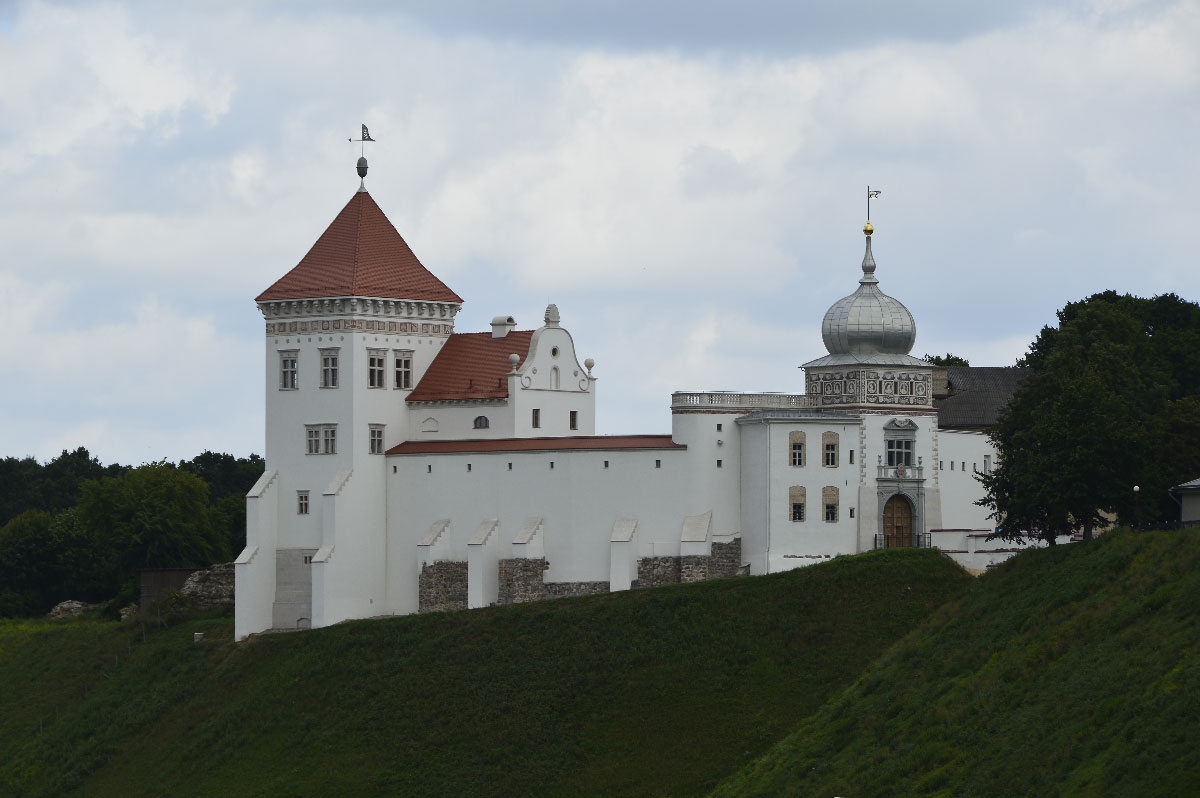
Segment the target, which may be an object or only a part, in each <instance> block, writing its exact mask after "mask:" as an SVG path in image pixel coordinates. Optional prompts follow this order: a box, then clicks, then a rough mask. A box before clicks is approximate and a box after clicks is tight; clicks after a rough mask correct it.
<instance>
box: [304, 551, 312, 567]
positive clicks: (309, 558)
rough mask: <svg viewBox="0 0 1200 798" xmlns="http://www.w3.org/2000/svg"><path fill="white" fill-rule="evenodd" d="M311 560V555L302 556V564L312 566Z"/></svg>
mask: <svg viewBox="0 0 1200 798" xmlns="http://www.w3.org/2000/svg"><path fill="white" fill-rule="evenodd" d="M312 558H313V556H312V555H311V554H305V555H304V564H305V565H312Z"/></svg>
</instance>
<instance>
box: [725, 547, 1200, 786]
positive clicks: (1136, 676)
mask: <svg viewBox="0 0 1200 798" xmlns="http://www.w3.org/2000/svg"><path fill="white" fill-rule="evenodd" d="M1198 614H1200V534H1197V532H1196V531H1195V530H1190V531H1188V530H1184V531H1179V532H1156V533H1149V534H1133V533H1130V532H1128V531H1118V532H1114V533H1110V534H1106V535H1104V536H1102V537H1101V538H1100V539H1098V540H1096V541H1093V542H1091V543H1087V544H1077V545H1073V546H1059V547H1056V548H1054V549H1049V550H1044V551H1036V552H1029V553H1026V554H1022V555H1020V556H1019V557H1016V558H1014V559H1012V560H1010V561H1009V562H1008V563H1006V564H1005V566H1004V567H1002V568H999V569H997V570H996V571H994V572H992V573H989V574H987V575H986V576H984V577H982V578H980V579H979V581H978V583H977V584H976V585H974V586H973V587H972V589H971V590H970V592H969V593H968V594H967V596H966V597H965V598H964V599H963V600H962V601H961V602H960V603H958V604H957V605H953V606H947V607H944V608H943V609H942V610H940V611H939V612H937V613H935V615H934V616H933V617H932V618H931V619H930V620H929V621H928V622H927V623H926V624H925V625H924V626H922V627H921V629H919V630H917V631H916V632H914V633H913V634H912V635H910V636H909V637H908V638H906V639H905V640H904V641H903V642H902V643H901V644H899V645H897V646H896V647H895V648H893V649H892V650H891V651H889V652H888V653H887V654H886V655H885V656H884V657H882V658H881V660H880V661H878V662H877V663H875V664H874V665H873V666H872V667H870V668H869V669H867V670H866V671H865V673H864V674H863V675H862V676H861V678H859V679H858V680H857V681H856V682H855V683H854V684H853V685H852V686H851V687H849V688H848V689H846V690H844V691H843V692H841V693H840V694H839V695H838V696H836V697H835V698H834V699H832V700H831V701H830V702H828V703H827V704H826V705H825V706H823V707H822V708H821V710H820V711H819V712H817V713H815V714H814V715H813V716H811V717H809V718H807V719H806V720H805V721H804V722H803V723H801V724H800V725H799V726H798V728H797V729H796V730H795V732H794V733H793V734H792V735H790V736H789V737H788V738H787V739H786V740H784V741H783V742H781V743H780V744H779V745H777V746H776V747H775V748H773V749H772V750H771V751H770V752H769V753H768V754H767V755H766V756H764V757H762V758H761V759H760V760H759V761H757V762H755V763H754V764H753V765H751V766H749V767H748V768H746V769H745V770H743V771H742V772H741V773H739V774H737V775H736V776H735V777H733V778H731V779H730V780H729V781H728V782H726V783H724V784H723V785H721V788H720V789H718V790H717V791H716V793H715V794H716V795H718V796H758V795H763V796H765V795H771V796H775V795H804V796H809V795H813V796H817V795H820V796H833V795H845V796H855V798H866V797H867V796H893V795H936V796H969V795H980V796H993V795H1004V796H1038V797H1039V798H1043V797H1044V796H1052V795H1072V796H1138V797H1139V798H1146V796H1159V795H1161V796H1184V795H1189V796H1191V795H1200V658H1198V657H1197V654H1200V627H1198V625H1197V616H1198Z"/></svg>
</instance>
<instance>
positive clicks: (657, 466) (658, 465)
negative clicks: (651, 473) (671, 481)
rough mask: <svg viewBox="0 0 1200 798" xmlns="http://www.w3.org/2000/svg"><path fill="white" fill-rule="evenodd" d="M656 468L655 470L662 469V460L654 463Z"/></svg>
mask: <svg viewBox="0 0 1200 798" xmlns="http://www.w3.org/2000/svg"><path fill="white" fill-rule="evenodd" d="M654 467H655V468H662V460H655V461H654Z"/></svg>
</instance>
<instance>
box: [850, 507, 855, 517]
mask: <svg viewBox="0 0 1200 798" xmlns="http://www.w3.org/2000/svg"><path fill="white" fill-rule="evenodd" d="M850 517H851V518H853V517H854V508H853V507H851V508H850Z"/></svg>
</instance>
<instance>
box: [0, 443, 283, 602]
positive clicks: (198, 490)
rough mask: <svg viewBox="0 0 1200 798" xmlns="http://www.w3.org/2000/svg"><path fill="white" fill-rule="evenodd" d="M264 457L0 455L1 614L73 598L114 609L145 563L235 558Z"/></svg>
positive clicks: (131, 595)
mask: <svg viewBox="0 0 1200 798" xmlns="http://www.w3.org/2000/svg"><path fill="white" fill-rule="evenodd" d="M264 467H265V465H264V462H263V459H262V458H261V457H259V456H258V455H254V454H252V455H250V456H249V457H243V458H236V457H234V456H233V455H230V454H219V453H216V452H209V451H206V452H204V453H203V454H200V455H198V456H197V457H195V458H193V459H191V460H181V461H180V462H179V463H178V464H174V463H168V462H165V461H159V462H155V463H147V464H145V465H142V466H138V467H136V468H132V467H129V466H124V465H118V464H112V465H102V464H101V463H100V461H99V460H98V459H96V458H95V457H92V456H91V454H90V453H89V452H88V450H87V449H85V448H83V447H79V448H77V449H76V450H74V451H71V452H68V451H66V450H64V451H63V452H62V454H61V455H59V456H58V457H56V458H54V459H53V460H50V461H49V462H47V463H45V464H42V463H39V462H38V461H37V460H36V459H34V458H32V457H26V458H21V459H18V458H15V457H6V458H4V459H3V460H0V485H4V490H3V492H0V617H12V616H24V615H38V614H43V613H45V612H47V611H48V610H49V609H50V608H51V607H53V606H54V605H55V604H57V603H58V602H60V601H63V600H65V599H78V600H80V601H88V602H107V606H106V611H107V612H110V613H115V611H116V610H117V609H118V608H119V607H120V606H123V605H125V604H128V603H129V602H131V601H135V600H136V598H137V595H138V570H139V569H142V568H173V567H194V568H200V567H207V566H209V565H212V564H213V563H216V562H227V561H228V560H230V559H231V558H232V557H234V556H236V555H237V554H238V553H239V552H240V551H241V550H242V548H243V547H244V546H245V544H246V500H245V495H246V492H247V491H248V490H249V489H250V488H251V487H252V486H253V485H254V482H255V481H256V480H257V479H258V477H259V476H260V475H261V474H262V473H263V470H264Z"/></svg>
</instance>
